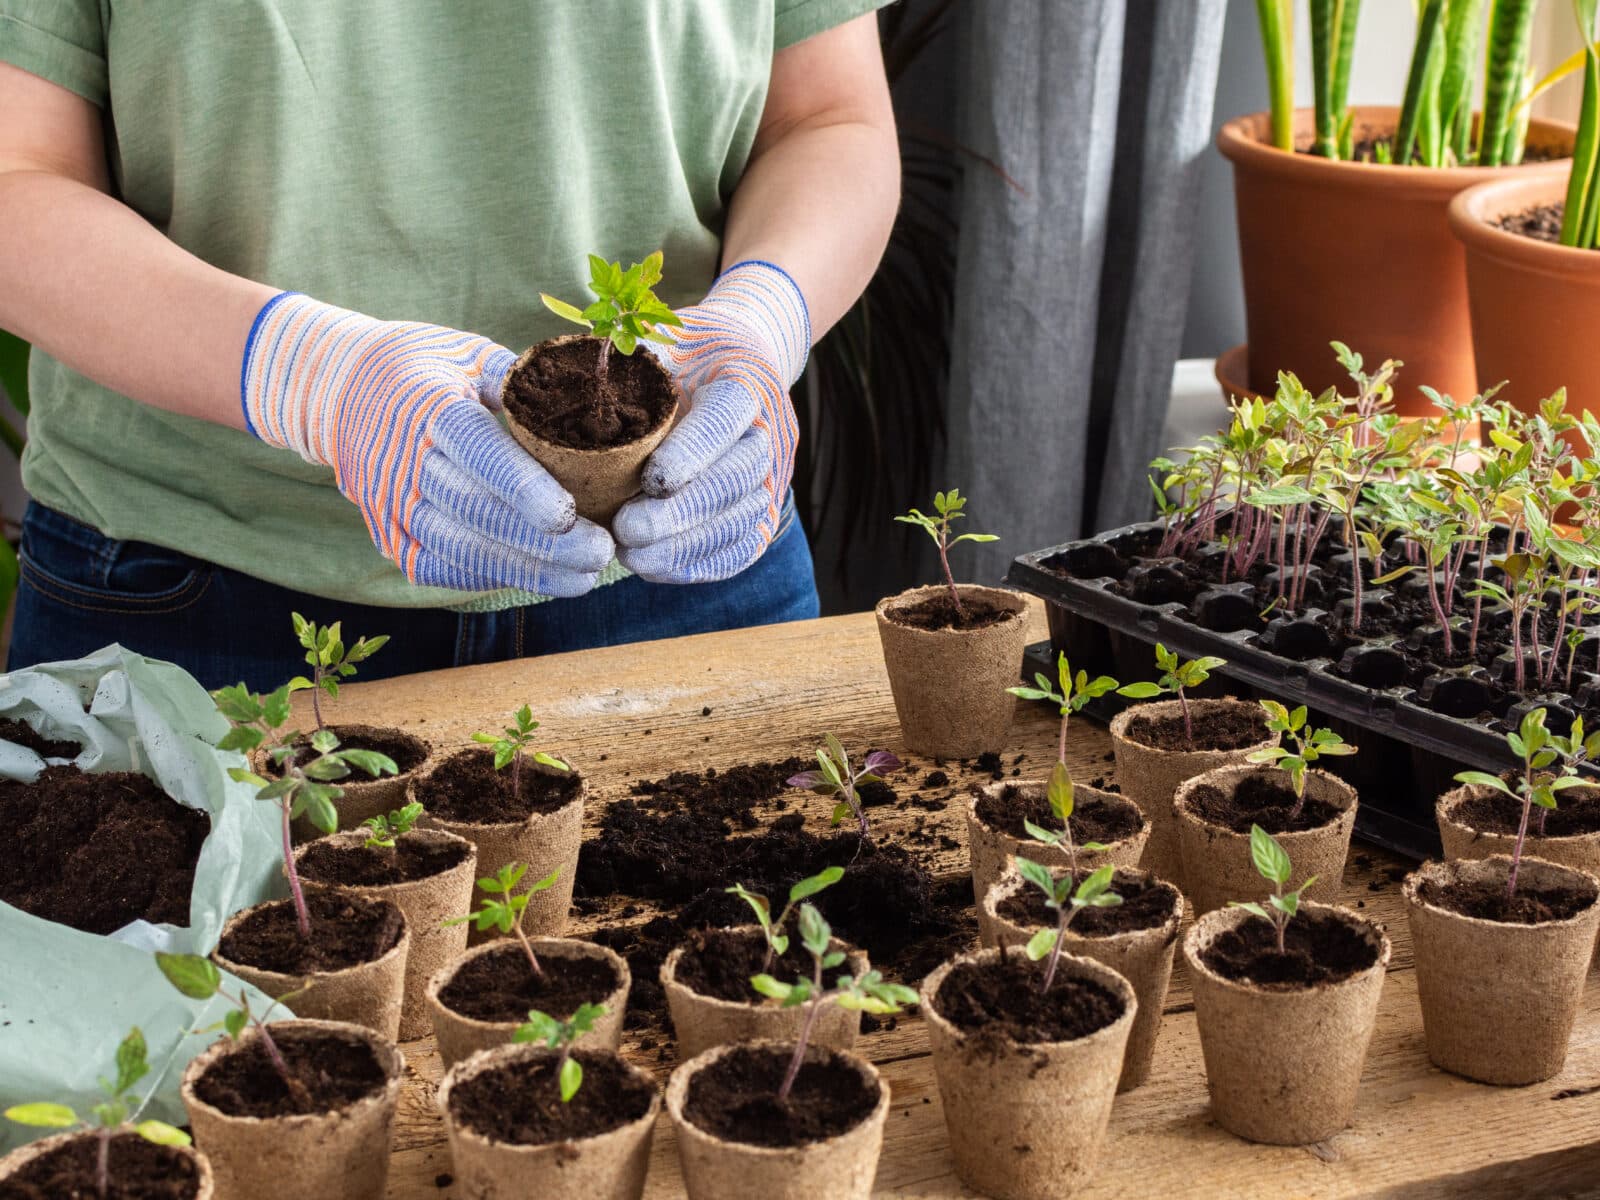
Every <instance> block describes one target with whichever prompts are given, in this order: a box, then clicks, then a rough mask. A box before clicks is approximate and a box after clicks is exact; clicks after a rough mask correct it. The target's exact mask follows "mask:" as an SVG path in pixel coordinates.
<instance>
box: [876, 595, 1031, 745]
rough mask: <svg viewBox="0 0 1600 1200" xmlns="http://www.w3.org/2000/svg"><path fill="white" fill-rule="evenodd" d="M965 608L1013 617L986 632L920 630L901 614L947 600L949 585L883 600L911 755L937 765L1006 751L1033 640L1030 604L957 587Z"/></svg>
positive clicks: (881, 612)
mask: <svg viewBox="0 0 1600 1200" xmlns="http://www.w3.org/2000/svg"><path fill="white" fill-rule="evenodd" d="M956 590H957V591H958V592H959V593H960V594H961V598H962V601H963V602H966V601H967V600H968V599H974V600H977V599H981V600H985V601H988V602H989V603H991V604H994V605H996V606H998V607H1000V608H1003V609H1004V610H1005V611H1006V612H1007V613H1008V614H1009V615H1008V616H1007V617H1006V618H1005V619H1004V620H1002V621H1000V622H998V623H997V624H994V625H989V626H987V627H985V628H982V629H919V628H916V627H915V626H912V625H906V624H902V623H901V622H899V621H897V620H895V619H894V618H895V614H896V613H897V612H898V611H900V610H902V609H908V608H911V607H913V606H914V605H916V604H918V603H919V602H921V601H925V600H928V599H930V598H932V597H935V596H939V595H947V594H948V592H949V589H948V588H946V587H945V586H944V585H943V584H938V585H935V586H932V587H918V588H912V589H911V590H910V591H906V592H901V593H900V594H899V595H898V596H890V597H889V598H888V599H886V600H880V601H878V607H877V610H876V611H877V617H878V637H879V639H880V640H881V641H882V643H883V662H884V666H885V667H887V668H888V671H889V690H890V691H891V692H893V694H894V710H895V713H896V715H897V716H898V717H899V719H900V732H901V735H902V736H903V737H904V739H905V744H906V749H908V750H910V751H911V752H912V753H914V754H925V755H927V756H928V757H930V758H972V757H973V756H975V755H978V754H982V753H983V752H984V751H986V750H999V749H1000V748H1002V747H1003V746H1004V745H1005V743H1006V736H1007V734H1008V733H1009V732H1010V730H1011V714H1012V713H1013V712H1014V711H1015V710H1016V706H1017V700H1016V697H1015V696H1012V695H1011V694H1010V693H1008V692H1007V691H1006V688H1008V687H1010V686H1011V685H1012V684H1014V683H1016V682H1017V672H1018V670H1019V669H1020V668H1021V665H1022V651H1023V648H1024V647H1025V646H1026V645H1027V641H1028V611H1027V610H1028V605H1027V600H1026V599H1025V598H1024V597H1023V596H1021V595H1020V594H1018V593H1016V592H1008V591H1005V590H1004V589H1002V588H989V587H978V586H976V585H974V584H958V585H957V587H956Z"/></svg>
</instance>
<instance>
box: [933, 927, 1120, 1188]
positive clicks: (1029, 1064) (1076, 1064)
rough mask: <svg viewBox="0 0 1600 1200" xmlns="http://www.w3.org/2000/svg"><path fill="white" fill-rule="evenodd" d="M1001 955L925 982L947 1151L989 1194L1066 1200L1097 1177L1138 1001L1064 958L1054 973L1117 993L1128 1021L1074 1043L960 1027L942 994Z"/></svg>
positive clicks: (979, 957) (964, 1176)
mask: <svg viewBox="0 0 1600 1200" xmlns="http://www.w3.org/2000/svg"><path fill="white" fill-rule="evenodd" d="M999 957H1000V951H998V950H978V951H975V952H973V953H971V954H963V955H960V956H958V957H956V958H953V959H951V960H950V961H949V962H946V963H944V964H943V965H941V966H940V967H939V968H938V969H937V970H935V971H934V972H933V973H932V974H931V975H929V976H928V977H927V978H926V979H924V980H923V981H922V987H921V993H922V1004H921V1011H922V1018H923V1020H924V1021H925V1022H926V1023H927V1026H928V1040H929V1042H930V1044H931V1045H932V1048H933V1070H934V1075H935V1077H936V1079H937V1080H938V1084H939V1098H940V1100H941V1101H943V1103H944V1123H945V1130H946V1131H947V1133H948V1134H949V1137H950V1152H951V1154H952V1155H954V1156H955V1160H956V1174H957V1175H959V1176H960V1177H961V1181H962V1182H963V1183H964V1184H966V1185H967V1186H968V1187H969V1188H972V1189H973V1190H974V1191H978V1192H982V1193H983V1194H984V1195H985V1196H995V1197H999V1198H1000V1200H1062V1198H1063V1197H1067V1196H1072V1195H1075V1194H1076V1193H1077V1192H1078V1191H1079V1190H1080V1189H1081V1188H1082V1187H1083V1186H1084V1185H1085V1184H1086V1183H1087V1182H1088V1181H1089V1179H1090V1178H1091V1177H1092V1176H1093V1174H1094V1168H1095V1164H1096V1163H1097V1162H1098V1161H1099V1158H1100V1147H1101V1145H1102V1143H1103V1142H1104V1141H1105V1134H1106V1125H1107V1123H1108V1122H1109V1121H1110V1119H1111V1104H1112V1100H1113V1099H1114V1097H1115V1096H1116V1092H1117V1078H1118V1076H1119V1074H1120V1073H1121V1071H1122V1063H1123V1051H1124V1048H1125V1047H1126V1045H1127V1042H1128V1034H1129V1032H1130V1030H1131V1029H1132V1028H1133V1023H1134V1021H1135V1019H1136V1018H1137V1015H1138V1007H1139V1003H1138V1000H1137V999H1136V998H1135V997H1134V991H1133V987H1132V986H1131V985H1130V984H1129V983H1128V981H1127V980H1126V979H1124V978H1123V977H1122V976H1121V975H1118V974H1117V973H1116V972H1115V971H1113V970H1112V969H1111V968H1110V967H1107V966H1105V965H1104V964H1103V963H1099V962H1095V961H1093V960H1091V959H1087V958H1077V957H1074V956H1073V955H1070V954H1063V955H1062V957H1061V960H1060V964H1059V965H1058V966H1057V967H1056V972H1057V975H1058V976H1060V977H1062V978H1076V979H1092V980H1093V981H1095V982H1096V983H1098V984H1100V985H1101V986H1102V987H1105V988H1107V989H1109V990H1110V991H1112V992H1115V993H1116V994H1117V995H1118V996H1119V997H1121V999H1122V1002H1123V1004H1124V1005H1125V1008H1124V1010H1123V1013H1122V1016H1120V1017H1118V1018H1117V1020H1115V1021H1113V1022H1112V1023H1111V1024H1110V1025H1107V1026H1106V1027H1105V1028H1103V1029H1097V1030H1095V1032H1093V1033H1091V1034H1089V1036H1087V1037H1083V1038H1079V1039H1077V1040H1076V1041H1072V1042H1030V1043H1028V1044H1026V1045H1019V1044H1017V1043H1016V1042H1012V1041H1010V1040H1009V1039H1004V1040H1001V1039H994V1038H985V1037H983V1036H981V1035H976V1036H975V1035H973V1034H970V1033H967V1032H964V1031H962V1030H960V1029H958V1028H957V1027H956V1026H955V1025H953V1024H951V1023H950V1022H949V1021H948V1020H947V1019H946V1018H945V1016H944V1014H943V1013H941V1012H940V1011H939V1003H938V996H939V988H940V986H941V985H942V984H943V983H944V981H945V978H946V976H948V975H949V973H950V971H951V970H952V969H953V968H954V967H956V966H957V965H958V964H960V963H966V962H971V963H978V964H988V963H994V962H997V961H999Z"/></svg>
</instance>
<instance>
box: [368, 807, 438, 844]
mask: <svg viewBox="0 0 1600 1200" xmlns="http://www.w3.org/2000/svg"><path fill="white" fill-rule="evenodd" d="M422 813H423V808H422V805H420V804H418V803H417V802H416V801H415V800H413V801H412V802H411V803H410V804H407V805H405V806H404V807H403V808H396V809H391V810H390V812H389V815H388V816H384V815H383V814H382V813H379V814H378V815H377V816H374V817H368V818H367V819H366V820H365V821H363V822H361V825H362V828H364V829H367V830H369V831H370V832H369V833H368V834H367V841H366V848H367V849H368V850H393V849H394V844H395V842H396V841H397V840H398V839H399V838H402V837H404V836H405V835H406V834H408V833H410V832H411V831H412V830H413V829H415V828H416V825H417V821H418V820H419V819H420V818H421V816H422Z"/></svg>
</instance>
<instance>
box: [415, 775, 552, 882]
mask: <svg viewBox="0 0 1600 1200" xmlns="http://www.w3.org/2000/svg"><path fill="white" fill-rule="evenodd" d="M511 770H512V769H511V768H510V767H507V768H506V769H505V770H503V771H496V770H495V769H494V755H493V754H491V753H489V752H488V751H487V750H458V751H456V753H454V754H452V755H451V756H450V757H449V758H447V759H445V760H444V761H443V762H442V763H440V764H439V765H438V767H436V768H435V769H434V770H432V771H430V772H429V773H428V774H427V775H426V776H424V777H423V778H421V779H419V780H418V781H417V783H416V786H415V788H414V789H413V791H414V794H415V796H416V798H417V800H418V801H419V802H420V803H421V804H422V806H423V807H424V808H425V809H426V810H427V812H428V815H429V816H432V817H438V818H439V819H441V820H445V821H459V822H465V823H469V824H474V825H499V824H510V823H512V822H515V821H523V820H526V819H527V818H528V817H529V816H530V815H531V814H533V813H551V812H555V811H556V810H557V809H559V808H565V807H566V806H567V805H568V804H570V803H572V801H573V800H575V799H576V798H577V796H578V792H579V790H580V789H581V788H582V787H583V777H582V776H581V775H580V774H579V773H578V772H577V771H556V770H552V769H550V768H548V767H540V766H538V765H536V764H535V763H534V761H533V759H532V757H531V756H524V759H523V763H522V766H521V768H520V778H519V781H518V784H517V788H518V790H517V791H516V792H515V793H513V790H512V776H511ZM527 882H532V881H531V880H529V881H527Z"/></svg>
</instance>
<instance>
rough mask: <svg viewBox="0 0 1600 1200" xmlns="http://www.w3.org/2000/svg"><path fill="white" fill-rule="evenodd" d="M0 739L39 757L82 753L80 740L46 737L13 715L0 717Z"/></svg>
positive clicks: (66, 756) (63, 756)
mask: <svg viewBox="0 0 1600 1200" xmlns="http://www.w3.org/2000/svg"><path fill="white" fill-rule="evenodd" d="M0 741H7V742H13V743H15V744H16V745H18V746H23V747H26V748H27V749H29V750H32V751H33V752H34V753H35V754H37V755H38V756H39V757H40V758H77V757H78V755H80V754H82V753H83V743H82V742H69V741H66V740H63V739H57V738H47V737H45V736H44V734H42V733H39V732H38V731H37V730H35V729H34V728H33V726H31V725H29V724H28V723H27V722H26V721H19V720H17V719H16V718H15V717H5V718H0Z"/></svg>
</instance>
